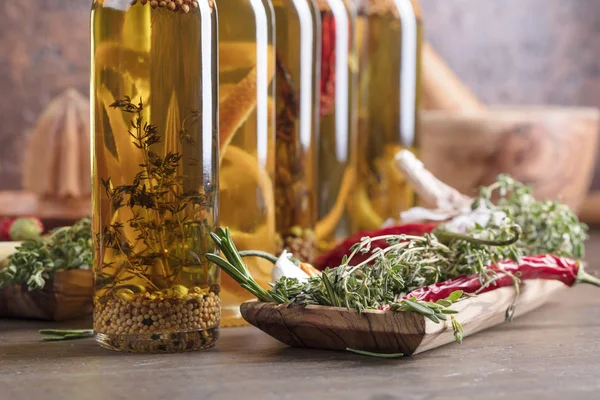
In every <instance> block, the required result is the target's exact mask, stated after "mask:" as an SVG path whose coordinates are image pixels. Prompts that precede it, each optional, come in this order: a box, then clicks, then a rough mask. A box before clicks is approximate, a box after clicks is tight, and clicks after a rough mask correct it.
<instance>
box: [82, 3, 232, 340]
mask: <svg viewBox="0 0 600 400" xmlns="http://www.w3.org/2000/svg"><path fill="white" fill-rule="evenodd" d="M216 18H217V15H216V9H215V6H214V2H213V1H212V0H183V1H169V2H164V1H161V2H157V1H145V0H144V1H143V0H140V1H131V0H94V2H93V5H92V16H91V34H92V35H91V36H92V53H91V57H92V59H91V64H92V73H91V109H92V142H93V143H92V159H93V233H94V247H95V251H94V275H95V297H94V330H95V331H96V333H97V340H98V342H99V343H100V345H102V346H103V347H106V348H109V349H114V350H121V351H134V352H175V351H189V350H196V349H203V348H207V347H211V346H213V345H214V343H215V341H216V340H217V338H218V335H219V321H220V300H219V293H220V287H219V271H218V269H217V268H216V266H215V265H213V264H211V263H209V262H207V260H206V258H205V257H204V254H206V253H208V252H214V251H215V247H214V244H213V242H212V241H211V239H210V236H209V234H210V232H211V231H212V230H213V229H214V227H215V225H216V224H218V193H219V186H218V176H217V167H218V163H219V155H218V154H219V153H218V150H219V149H218V121H217V105H218V103H217V102H218V97H217V96H218V87H217V82H218V76H217V19H216Z"/></svg>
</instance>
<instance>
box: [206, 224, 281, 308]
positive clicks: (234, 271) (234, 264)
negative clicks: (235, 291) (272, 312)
mask: <svg viewBox="0 0 600 400" xmlns="http://www.w3.org/2000/svg"><path fill="white" fill-rule="evenodd" d="M211 237H212V239H213V241H214V242H215V244H216V245H217V247H218V248H219V250H220V251H221V253H222V254H223V255H224V256H225V259H224V258H223V257H220V256H218V255H216V254H211V253H208V254H206V258H207V259H208V260H209V261H211V262H213V263H215V264H216V265H218V266H219V267H220V268H221V269H222V270H223V271H225V272H226V273H227V275H229V276H231V277H232V278H233V279H234V280H235V281H236V282H237V283H239V284H240V286H241V287H243V288H244V289H246V290H247V291H249V292H250V293H252V294H253V295H254V296H256V298H257V299H259V300H260V301H264V302H275V303H285V302H287V300H288V299H287V298H284V297H283V296H281V295H280V294H278V293H273V292H271V291H267V290H265V289H264V288H263V287H262V286H260V285H259V284H258V283H257V282H256V281H255V280H254V278H253V277H252V275H250V271H249V270H248V267H247V266H246V264H244V261H243V260H242V257H241V255H240V253H239V252H238V250H237V248H236V247H235V244H234V243H233V239H232V238H231V232H230V231H229V228H226V229H223V228H217V229H216V232H213V233H211Z"/></svg>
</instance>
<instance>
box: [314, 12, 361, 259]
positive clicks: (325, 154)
mask: <svg viewBox="0 0 600 400" xmlns="http://www.w3.org/2000/svg"><path fill="white" fill-rule="evenodd" d="M316 4H317V6H318V9H319V13H320V16H321V77H320V83H319V90H320V95H321V99H320V106H319V121H320V128H319V187H318V190H319V220H318V222H317V226H316V236H317V240H318V242H319V247H320V249H321V250H326V249H327V248H329V247H331V246H333V245H335V244H336V243H337V242H338V241H339V240H341V239H343V238H345V237H347V236H348V235H349V234H350V224H349V220H348V215H347V207H346V205H347V202H348V199H349V197H350V195H351V192H352V190H353V187H354V185H355V181H356V168H355V160H354V156H353V153H354V151H355V146H356V133H357V131H356V129H357V120H356V117H357V114H356V111H357V103H356V99H357V86H356V85H357V73H358V61H357V58H356V41H355V37H354V26H355V23H356V11H355V7H354V4H353V3H352V1H351V0H316Z"/></svg>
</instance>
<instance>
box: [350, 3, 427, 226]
mask: <svg viewBox="0 0 600 400" xmlns="http://www.w3.org/2000/svg"><path fill="white" fill-rule="evenodd" d="M358 3H359V7H358V22H357V40H358V52H359V53H358V54H359V60H360V68H359V113H358V114H359V123H358V126H359V135H358V137H359V139H358V151H357V155H358V177H359V178H358V184H357V186H356V192H355V194H354V195H353V197H352V199H351V201H350V203H349V211H350V215H351V220H352V230H353V231H354V232H358V231H361V230H370V229H378V228H380V227H381V225H382V224H383V223H384V222H385V221H386V220H388V219H393V220H394V221H396V222H398V220H399V218H400V213H401V212H402V211H405V210H407V209H408V208H410V207H412V206H413V205H414V201H415V196H414V193H413V192H412V190H411V189H410V187H409V185H408V184H407V183H406V182H405V180H404V177H403V176H402V174H401V173H399V171H398V169H397V168H396V165H395V160H394V158H395V155H396V154H397V152H398V151H399V150H401V149H410V150H413V151H418V146H419V142H418V140H419V119H418V104H419V90H420V49H421V41H422V24H421V15H420V10H419V8H418V4H417V3H416V2H414V1H410V0H377V1H375V0H360V1H359V2H358Z"/></svg>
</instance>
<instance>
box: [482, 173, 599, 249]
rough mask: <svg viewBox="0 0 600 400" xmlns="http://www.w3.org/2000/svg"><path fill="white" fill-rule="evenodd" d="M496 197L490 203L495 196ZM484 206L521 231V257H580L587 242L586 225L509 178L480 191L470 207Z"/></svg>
mask: <svg viewBox="0 0 600 400" xmlns="http://www.w3.org/2000/svg"><path fill="white" fill-rule="evenodd" d="M495 193H497V194H498V196H499V198H498V200H497V201H496V204H495V205H494V203H493V202H492V198H493V196H494V194H495ZM481 206H485V207H487V208H489V209H491V210H499V211H502V212H504V213H505V214H506V216H507V217H508V218H509V219H510V220H512V221H513V222H514V223H515V224H517V225H519V226H520V227H521V228H522V229H523V235H522V236H521V239H520V240H519V242H518V243H517V248H518V250H519V252H520V254H521V255H525V254H526V255H535V254H554V255H557V256H563V257H569V258H573V259H581V258H583V253H584V246H583V243H584V241H585V240H586V239H587V230H588V228H587V226H586V225H585V224H583V223H581V222H580V221H579V219H578V218H577V215H576V214H575V213H574V212H573V211H572V210H571V209H570V208H569V207H568V206H566V205H564V204H560V203H559V202H558V201H548V200H546V201H538V200H536V199H535V198H534V197H533V194H532V189H531V187H530V186H527V185H524V184H523V183H521V182H518V181H516V180H515V179H513V178H512V177H510V176H509V175H500V176H498V180H497V181H496V182H495V183H493V184H492V185H490V186H487V187H483V188H481V189H480V191H479V198H477V199H475V201H474V202H473V205H472V208H473V209H476V208H479V207H481Z"/></svg>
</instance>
